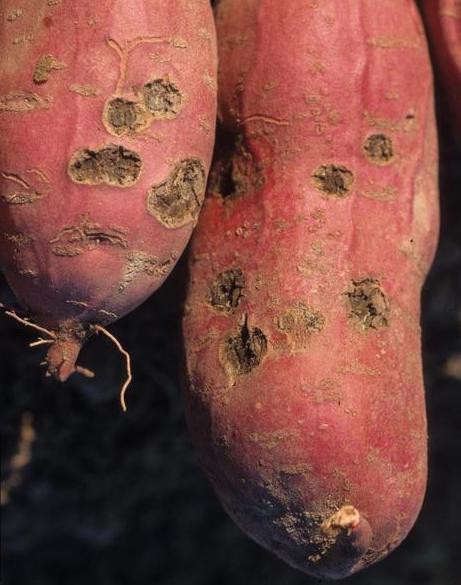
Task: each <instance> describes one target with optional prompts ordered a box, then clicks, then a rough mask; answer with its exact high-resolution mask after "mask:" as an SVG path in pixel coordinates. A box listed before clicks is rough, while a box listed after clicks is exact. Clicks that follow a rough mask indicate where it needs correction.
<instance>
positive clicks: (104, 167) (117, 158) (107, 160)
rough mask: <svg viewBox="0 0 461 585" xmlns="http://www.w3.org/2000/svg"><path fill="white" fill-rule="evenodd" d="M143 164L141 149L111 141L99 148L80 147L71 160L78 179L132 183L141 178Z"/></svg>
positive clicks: (122, 184) (94, 182) (88, 182)
mask: <svg viewBox="0 0 461 585" xmlns="http://www.w3.org/2000/svg"><path fill="white" fill-rule="evenodd" d="M141 167H142V161H141V157H140V156H139V154H138V153H136V152H134V151H133V150H128V149H127V148H124V147H123V146H120V145H117V144H109V145H107V146H104V147H103V148H100V149H99V150H90V149H88V148H84V149H81V150H77V151H76V152H75V153H74V155H73V156H72V158H71V160H70V163H69V167H68V172H69V176H70V178H71V179H72V180H73V181H74V182H75V183H83V184H85V185H101V184H106V185H112V186H114V187H131V186H132V185H134V184H135V183H136V181H137V180H138V178H139V175H140V173H141Z"/></svg>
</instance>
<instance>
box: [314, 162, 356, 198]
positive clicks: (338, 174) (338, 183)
mask: <svg viewBox="0 0 461 585" xmlns="http://www.w3.org/2000/svg"><path fill="white" fill-rule="evenodd" d="M312 181H313V183H314V186H315V188H316V189H318V190H319V191H321V192H322V193H325V194H326V195H330V196H332V197H337V198H339V199H341V198H343V197H346V196H347V195H348V193H349V191H350V188H351V186H352V183H353V182H354V175H353V173H352V172H351V171H350V170H349V169H347V168H346V167H344V166H341V165H322V166H320V167H318V169H316V170H315V171H314V173H313V175H312Z"/></svg>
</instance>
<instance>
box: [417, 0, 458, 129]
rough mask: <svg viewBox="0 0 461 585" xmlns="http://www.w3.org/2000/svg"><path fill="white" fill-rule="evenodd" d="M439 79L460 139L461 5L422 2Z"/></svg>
mask: <svg viewBox="0 0 461 585" xmlns="http://www.w3.org/2000/svg"><path fill="white" fill-rule="evenodd" d="M420 5H421V8H422V12H423V16H424V21H425V24H426V29H427V33H428V37H429V44H430V46H431V49H432V54H433V57H434V66H435V72H436V77H438V78H440V81H441V83H442V86H443V90H444V95H445V97H446V101H447V103H448V104H449V108H450V110H451V117H452V119H453V120H454V122H455V124H454V128H455V129H456V132H457V135H458V136H459V137H460V138H461V2H460V1H459V0H420Z"/></svg>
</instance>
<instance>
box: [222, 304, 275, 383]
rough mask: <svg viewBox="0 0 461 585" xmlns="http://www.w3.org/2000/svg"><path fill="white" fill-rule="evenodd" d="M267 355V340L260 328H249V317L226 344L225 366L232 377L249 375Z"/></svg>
mask: <svg viewBox="0 0 461 585" xmlns="http://www.w3.org/2000/svg"><path fill="white" fill-rule="evenodd" d="M266 353H267V338H266V336H265V335H264V333H263V332H262V331H261V329H259V328H258V327H253V328H250V327H249V326H248V316H247V315H245V318H244V321H243V324H242V325H241V326H240V327H239V329H238V331H237V332H236V333H233V334H231V335H229V336H228V337H227V339H226V340H225V342H224V352H223V360H224V366H225V368H226V370H227V371H228V373H229V374H231V375H232V376H241V375H243V374H249V373H250V372H251V371H252V370H254V369H255V368H256V367H258V366H259V364H260V363H261V362H262V360H263V359H264V356H265V355H266Z"/></svg>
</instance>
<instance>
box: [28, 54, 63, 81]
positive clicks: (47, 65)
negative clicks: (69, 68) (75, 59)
mask: <svg viewBox="0 0 461 585" xmlns="http://www.w3.org/2000/svg"><path fill="white" fill-rule="evenodd" d="M65 67H66V65H65V64H64V63H61V61H59V60H58V59H56V57H53V55H43V57H40V59H39V60H38V61H37V65H36V66H35V70H34V75H33V80H34V83H37V84H39V85H40V84H42V83H46V82H47V81H48V79H49V77H50V73H51V72H52V71H59V70H60V69H64V68H65Z"/></svg>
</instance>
